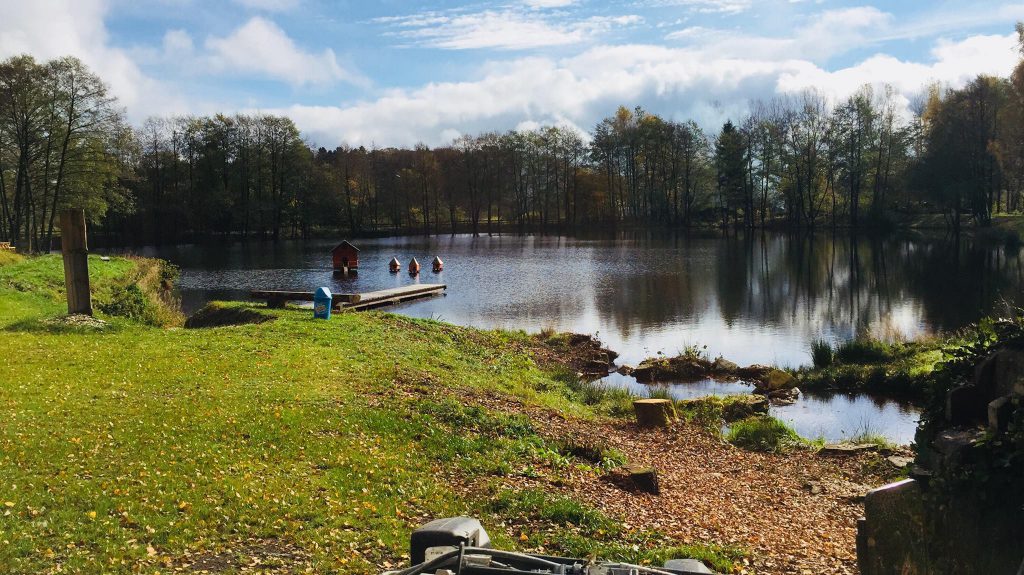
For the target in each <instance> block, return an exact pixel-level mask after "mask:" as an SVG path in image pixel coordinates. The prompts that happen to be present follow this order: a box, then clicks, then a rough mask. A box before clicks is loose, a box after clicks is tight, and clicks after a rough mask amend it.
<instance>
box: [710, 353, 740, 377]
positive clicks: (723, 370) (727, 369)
mask: <svg viewBox="0 0 1024 575" xmlns="http://www.w3.org/2000/svg"><path fill="white" fill-rule="evenodd" d="M739 369H740V366H738V365H736V364H735V363H733V362H731V361H729V360H728V359H725V358H724V357H719V358H717V359H716V360H715V361H714V362H713V363H712V364H711V371H713V372H715V373H716V374H720V375H735V374H736V372H737V371H739Z"/></svg>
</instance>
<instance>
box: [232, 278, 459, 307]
mask: <svg viewBox="0 0 1024 575" xmlns="http://www.w3.org/2000/svg"><path fill="white" fill-rule="evenodd" d="M447 288H448V286H446V285H445V284H416V285H410V286H402V287H397V288H391V289H385V290H379V291H371V292H367V293H336V294H333V297H332V298H331V299H332V300H333V303H334V308H335V309H342V310H346V309H351V310H357V311H358V310H364V309H373V308H377V307H383V306H386V305H393V304H396V303H401V302H405V301H410V300H414V299H420V298H425V297H431V296H435V295H439V294H443V293H444V290H446V289H447ZM250 297H252V299H258V300H264V301H266V302H267V306H268V307H284V304H285V303H286V302H290V301H313V292H301V291H272V290H270V291H268V290H258V291H253V292H252V293H251V294H250Z"/></svg>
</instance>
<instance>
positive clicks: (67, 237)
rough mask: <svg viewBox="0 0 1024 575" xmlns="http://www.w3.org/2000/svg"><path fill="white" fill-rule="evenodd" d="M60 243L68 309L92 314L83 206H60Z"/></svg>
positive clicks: (71, 312) (87, 246)
mask: <svg viewBox="0 0 1024 575" xmlns="http://www.w3.org/2000/svg"><path fill="white" fill-rule="evenodd" d="M60 247H61V253H63V255H64V286H65V288H66V289H67V293H68V313H69V314H75V313H78V314H85V315H92V298H91V297H90V293H89V242H88V240H87V238H86V234H85V210H81V209H77V210H64V211H62V212H61V213H60Z"/></svg>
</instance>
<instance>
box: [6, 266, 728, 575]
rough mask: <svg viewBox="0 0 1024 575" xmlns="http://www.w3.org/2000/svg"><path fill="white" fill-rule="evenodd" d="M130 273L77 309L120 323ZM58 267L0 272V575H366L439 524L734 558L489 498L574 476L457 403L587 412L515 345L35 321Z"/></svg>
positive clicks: (314, 331)
mask: <svg viewBox="0 0 1024 575" xmlns="http://www.w3.org/2000/svg"><path fill="white" fill-rule="evenodd" d="M146 262H147V261H146V260H127V259H119V258H115V259H113V260H112V261H110V262H101V261H99V259H98V258H95V259H90V270H91V274H92V276H93V279H92V281H93V288H94V289H93V291H94V293H95V294H96V296H95V297H96V299H97V301H98V305H97V308H98V309H104V308H106V309H124V307H123V306H121V307H117V306H114V307H111V306H110V305H109V304H110V303H111V302H112V301H115V300H117V299H118V298H120V297H122V296H121V295H119V294H122V293H123V292H124V289H122V288H124V286H125V285H126V282H132V281H139V282H150V283H151V282H152V278H151V277H149V276H151V275H152V274H150V273H147V272H145V270H144V269H143V268H144V267H145V266H146V265H147V263H146ZM62 274H63V272H62V267H61V262H60V259H59V257H52V256H46V257H39V258H32V259H21V258H18V257H6V258H5V259H4V260H0V348H2V349H3V353H2V354H0V410H2V411H0V413H2V414H3V416H2V417H0V571H3V572H5V573H7V572H11V573H41V572H64V573H69V572H70V573H79V572H81V573H138V572H142V573H156V572H166V571H169V570H173V569H176V568H180V567H183V566H184V567H188V566H190V565H191V568H200V567H202V566H205V567H206V568H208V569H211V570H220V571H225V572H235V571H238V570H240V569H242V568H243V567H246V566H251V562H252V561H254V560H258V561H262V563H261V566H262V567H263V568H265V569H270V570H273V569H279V570H281V571H282V572H292V571H295V572H304V571H306V570H309V571H311V572H316V573H328V572H345V573H375V572H377V571H379V570H380V568H381V567H387V566H395V565H399V564H404V563H405V561H406V560H407V553H408V551H407V540H408V534H409V532H410V531H411V530H412V529H413V528H414V527H416V526H418V525H420V524H422V523H424V522H425V521H427V520H428V519H431V518H435V517H439V516H446V515H455V514H472V515H475V516H477V517H479V518H480V519H481V520H482V521H483V522H484V524H485V527H488V528H489V531H491V534H492V537H493V538H494V539H496V543H497V544H498V545H501V546H503V547H506V548H514V547H530V548H536V547H540V546H543V547H544V548H545V549H546V550H547V551H549V552H566V553H568V552H574V553H584V552H598V553H602V554H605V555H612V556H614V555H619V556H626V557H628V558H632V559H634V560H654V559H660V558H663V557H664V556H665V555H667V554H668V555H677V556H685V555H700V556H703V557H705V558H707V559H708V560H709V561H710V562H711V563H712V564H714V565H716V566H717V567H718V568H720V569H730V568H731V566H732V565H733V561H734V560H736V559H737V558H738V557H739V555H738V553H737V552H736V551H734V550H733V551H730V550H725V549H718V548H715V547H713V546H700V545H695V546H691V547H687V548H674V549H671V548H667V546H668V547H671V545H670V544H671V542H666V541H665V540H664V539H663V538H661V537H658V536H657V534H651V533H643V532H639V531H632V530H626V529H623V528H621V527H617V525H618V523H617V522H614V521H612V520H610V519H609V518H607V517H604V516H602V515H601V514H599V513H597V512H596V511H593V510H592V509H590V508H588V507H586V506H585V505H582V504H581V503H579V502H575V501H564V500H555V499H552V498H548V497H546V496H544V495H543V494H540V495H538V494H536V493H533V492H525V491H524V492H518V491H515V490H508V489H505V488H502V489H501V490H500V491H499V492H497V493H496V492H495V491H494V488H493V486H492V482H491V478H494V477H510V476H515V475H517V474H525V473H531V472H532V471H531V470H533V469H535V468H537V467H538V466H547V467H551V466H554V467H557V466H585V465H587V464H586V462H583V461H580V460H577V459H575V458H574V457H573V456H571V455H567V454H563V453H561V452H560V451H559V448H558V446H557V445H554V444H552V443H551V442H549V441H547V440H545V439H543V438H541V437H540V436H539V435H537V434H536V433H535V432H534V431H533V429H532V427H531V425H530V422H529V420H528V419H527V418H525V417H514V416H508V415H500V414H496V413H490V412H488V411H487V410H485V409H481V408H475V407H467V406H466V405H464V402H461V401H460V400H459V390H465V389H472V390H476V391H483V392H494V393H506V394H512V395H516V396H519V397H520V398H522V399H524V400H525V401H526V402H527V403H528V404H530V405H536V406H543V407H546V408H552V409H557V410H561V411H564V412H568V413H572V414H574V415H576V416H580V417H585V418H586V417H595V414H594V411H593V410H594V408H592V407H590V406H588V405H586V404H584V403H580V402H576V401H574V397H575V396H574V392H573V390H572V389H570V387H568V386H567V385H566V384H565V383H564V381H563V380H562V379H561V378H559V377H557V375H556V374H552V373H548V372H545V371H543V370H541V369H540V368H538V367H537V365H536V364H535V363H534V361H533V360H532V359H531V357H530V356H529V355H528V353H527V352H525V351H523V347H524V346H523V345H521V344H524V342H525V340H526V337H527V336H526V335H525V334H521V333H514V332H485V331H477V330H471V329H464V328H457V327H453V326H448V325H445V324H441V323H437V322H432V321H426V320H412V319H407V318H403V317H399V316H395V315H389V314H383V313H359V314H356V313H343V314H337V315H335V316H334V317H333V318H332V320H331V321H329V322H323V321H314V320H313V319H312V318H311V314H310V313H309V312H308V311H300V310H272V311H267V310H263V309H260V310H258V311H259V313H266V314H271V315H272V316H274V318H275V319H274V320H273V321H270V322H267V323H262V324H259V325H237V326H227V327H218V328H208V329H183V328H170V329H167V328H159V327H152V326H150V325H147V324H146V323H145V322H142V321H136V320H135V319H125V318H123V317H109V316H104V315H103V314H102V313H101V314H100V317H102V318H103V319H105V320H107V321H108V322H109V323H108V325H107V326H106V327H105V328H96V327H92V326H88V325H84V326H82V325H74V324H66V323H62V322H55V321H53V318H57V317H59V316H60V315H61V314H62V313H63V312H64V311H65V307H64V304H63V302H62V299H61V297H62V290H63V275H62ZM147 277H149V279H145V278H147ZM126 278H127V279H126ZM144 291H145V290H144ZM147 293H148V292H147ZM146 317H150V316H146ZM160 317H168V316H166V314H165V315H163V316H160ZM149 323H152V322H151V321H150V322H149ZM427 389H429V390H431V391H432V392H433V393H432V394H431V397H434V398H435V399H425V397H426V395H425V394H422V393H420V392H422V391H425V390H427ZM438 389H441V390H450V394H449V399H446V400H437V399H436V397H437V393H436V390H438ZM595 473H596V471H595ZM453 477H455V478H458V479H459V480H461V482H462V483H463V485H461V486H460V485H457V483H458V482H457V481H453V480H452V478H453ZM466 486H468V488H467V487H466ZM499 525H500V526H501V527H500V528H499ZM254 558H255V559H254ZM186 570H187V569H186Z"/></svg>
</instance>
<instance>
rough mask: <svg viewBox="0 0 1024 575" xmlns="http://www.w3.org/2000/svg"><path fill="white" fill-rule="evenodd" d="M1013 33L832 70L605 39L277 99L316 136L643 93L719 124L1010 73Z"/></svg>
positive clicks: (469, 122)
mask: <svg viewBox="0 0 1024 575" xmlns="http://www.w3.org/2000/svg"><path fill="white" fill-rule="evenodd" d="M1013 45H1014V38H1013V37H1012V35H1008V36H975V37H971V38H968V39H966V40H963V41H961V42H939V43H937V44H936V45H935V47H934V49H933V50H932V53H931V54H932V59H931V61H929V62H910V61H902V60H898V59H896V58H893V57H891V56H884V55H879V56H875V57H873V58H870V59H868V60H866V61H864V62H861V63H860V64H857V65H854V66H850V67H847V68H843V69H839V70H835V71H831V72H830V71H827V70H825V69H822V68H820V67H819V66H817V65H816V64H814V63H813V62H811V61H808V60H806V59H779V60H772V59H752V58H736V57H727V56H714V55H712V54H709V53H707V52H704V51H700V50H693V49H686V48H666V47H661V46H650V45H631V46H598V47H594V48H591V49H588V50H586V51H585V52H583V53H582V54H579V55H577V56H574V57H570V58H564V59H559V60H555V59H551V58H542V57H530V58H519V59H515V60H511V61H504V62H491V63H489V64H487V65H485V66H484V67H483V68H482V71H481V75H480V76H479V77H478V78H476V79H474V80H472V81H465V82H443V83H432V84H428V85H426V86H423V87H421V88H418V89H413V90H393V91H390V92H389V93H387V94H386V95H384V96H382V97H380V98H378V99H376V100H371V101H364V102H360V103H357V104H354V105H349V106H302V105H294V106H291V107H287V108H283V109H280V110H277V112H278V113H283V114H287V115H289V116H291V117H292V118H293V119H295V121H296V123H297V124H298V125H299V127H300V128H301V129H303V130H304V132H305V133H307V134H308V135H309V136H311V137H312V138H313V139H314V140H315V141H317V142H318V143H320V144H323V145H326V146H333V145H337V144H340V143H342V142H345V143H349V144H365V145H371V144H373V143H377V144H380V145H410V146H411V145H413V144H415V143H417V142H425V143H428V144H430V145H441V144H445V143H447V140H448V138H447V136H446V135H448V136H450V135H451V134H465V133H470V134H472V133H478V132H481V131H485V130H505V129H508V128H509V127H511V126H516V125H520V126H528V127H537V126H541V125H550V124H560V125H569V126H579V127H583V128H588V129H589V128H591V127H592V126H593V125H594V124H595V123H596V122H597V121H598V120H600V119H601V118H602V117H604V116H606V115H608V114H610V113H611V112H612V111H614V109H615V107H616V106H618V105H620V104H624V105H628V106H632V105H636V104H640V105H643V106H644V107H645V108H647V109H649V110H651V111H653V112H655V113H659V114H662V115H664V116H666V117H669V118H674V119H688V118H693V119H696V120H697V121H698V122H700V123H701V124H702V125H704V126H705V128H708V129H714V128H716V127H717V126H718V125H720V123H721V122H722V121H724V120H725V119H726V118H729V117H732V118H737V117H739V116H741V115H742V114H744V113H745V112H746V110H747V108H748V106H749V103H750V102H751V101H752V100H755V99H760V98H770V97H772V96H773V95H777V94H778V95H781V94H788V93H795V92H799V91H801V90H803V89H805V88H809V87H816V88H820V89H822V90H823V91H824V92H825V93H826V94H828V95H830V96H832V97H833V98H842V97H845V96H846V95H848V94H850V93H852V92H854V91H855V90H857V89H858V88H859V87H860V86H861V85H863V84H866V83H868V84H876V85H880V84H884V83H888V84H891V85H893V86H894V87H895V88H896V89H897V91H898V92H899V93H900V94H901V95H902V97H903V101H904V102H906V101H907V100H908V98H909V97H910V96H913V95H914V94H917V93H918V92H919V91H920V90H921V89H922V88H924V87H925V86H926V85H927V84H929V83H930V82H932V81H936V80H938V81H943V82H948V83H950V84H952V85H962V84H963V83H965V82H966V81H967V80H969V79H970V78H972V77H973V76H974V75H976V74H978V73H988V74H996V75H1006V74H1008V73H1009V72H1010V70H1011V69H1012V68H1013V66H1014V64H1015V63H1016V61H1017V58H1016V55H1015V54H1014V53H1013V50H1012V48H1013Z"/></svg>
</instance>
